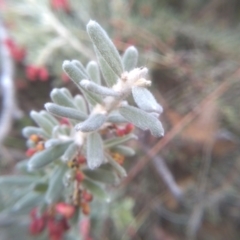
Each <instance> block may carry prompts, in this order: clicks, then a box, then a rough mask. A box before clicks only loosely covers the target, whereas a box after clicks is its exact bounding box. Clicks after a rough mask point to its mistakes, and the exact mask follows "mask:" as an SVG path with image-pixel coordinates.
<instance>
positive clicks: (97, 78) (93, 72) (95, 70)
mask: <svg viewBox="0 0 240 240" xmlns="http://www.w3.org/2000/svg"><path fill="white" fill-rule="evenodd" d="M87 73H88V75H89V77H90V79H91V80H92V81H93V82H95V83H96V84H99V85H101V75H100V71H99V67H98V64H97V63H96V62H95V61H90V62H89V63H88V65H87Z"/></svg>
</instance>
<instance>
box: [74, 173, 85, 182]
mask: <svg viewBox="0 0 240 240" xmlns="http://www.w3.org/2000/svg"><path fill="white" fill-rule="evenodd" d="M75 179H76V180H77V181H78V182H82V181H83V180H84V175H83V173H82V172H81V171H77V172H76V175H75Z"/></svg>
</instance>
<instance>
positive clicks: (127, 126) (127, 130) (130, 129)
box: [125, 123, 134, 134]
mask: <svg viewBox="0 0 240 240" xmlns="http://www.w3.org/2000/svg"><path fill="white" fill-rule="evenodd" d="M133 129H134V125H133V124H131V123H128V124H127V125H126V127H125V134H129V133H130V132H132V131H133Z"/></svg>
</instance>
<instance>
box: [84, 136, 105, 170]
mask: <svg viewBox="0 0 240 240" xmlns="http://www.w3.org/2000/svg"><path fill="white" fill-rule="evenodd" d="M87 163H88V167H89V168H90V169H95V168H97V167H99V166H100V165H101V164H102V163H103V143H102V138H101V136H100V134H99V133H97V132H93V133H90V134H88V136H87Z"/></svg>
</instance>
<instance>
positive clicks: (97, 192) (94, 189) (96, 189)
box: [82, 179, 108, 200]
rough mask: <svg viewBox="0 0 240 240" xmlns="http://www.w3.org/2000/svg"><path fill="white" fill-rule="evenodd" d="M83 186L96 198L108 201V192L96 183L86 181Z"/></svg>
mask: <svg viewBox="0 0 240 240" xmlns="http://www.w3.org/2000/svg"><path fill="white" fill-rule="evenodd" d="M82 184H83V186H84V187H85V188H86V189H87V190H89V191H90V192H91V193H92V194H93V195H94V197H97V198H100V199H105V200H107V199H108V196H107V194H106V192H105V191H104V190H103V189H102V187H101V186H100V185H99V184H97V183H96V182H94V181H91V180H89V179H84V180H83V182H82Z"/></svg>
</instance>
